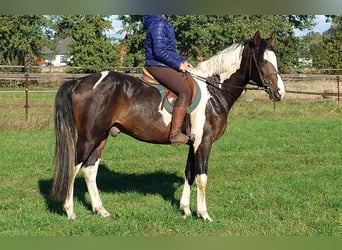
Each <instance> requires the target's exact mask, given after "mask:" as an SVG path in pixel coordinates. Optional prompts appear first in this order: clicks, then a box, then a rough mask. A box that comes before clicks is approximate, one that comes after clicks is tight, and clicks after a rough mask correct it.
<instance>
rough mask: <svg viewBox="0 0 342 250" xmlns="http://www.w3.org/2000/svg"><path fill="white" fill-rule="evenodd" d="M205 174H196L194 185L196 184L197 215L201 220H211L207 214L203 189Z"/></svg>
mask: <svg viewBox="0 0 342 250" xmlns="http://www.w3.org/2000/svg"><path fill="white" fill-rule="evenodd" d="M207 178H208V176H207V175H206V174H200V175H196V179H195V180H196V185H197V216H198V217H201V218H202V219H203V220H208V221H212V219H211V218H210V216H209V214H208V210H207V203H206V197H205V189H206V186H207Z"/></svg>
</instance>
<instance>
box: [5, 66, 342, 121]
mask: <svg viewBox="0 0 342 250" xmlns="http://www.w3.org/2000/svg"><path fill="white" fill-rule="evenodd" d="M112 70H113V69H112ZM114 70H115V71H120V72H124V73H127V74H131V75H135V76H138V75H140V73H139V71H140V69H139V68H115V69H114ZM86 75H88V74H71V73H56V72H43V73H34V72H33V73H19V72H14V73H10V72H6V73H4V72H2V73H1V72H0V80H6V81H9V82H10V83H11V82H12V83H13V82H15V83H16V84H9V87H11V90H10V91H6V90H3V91H0V95H2V94H4V93H9V92H25V95H24V98H23V103H22V104H8V103H7V104H4V103H2V104H1V103H0V108H25V118H26V120H27V119H28V111H29V109H30V108H42V107H45V108H52V104H30V103H29V100H30V98H29V95H30V92H47V91H50V92H51V91H52V92H56V90H35V88H36V86H38V87H44V88H46V87H57V86H58V85H60V83H62V82H64V81H66V80H70V79H76V78H80V77H83V76H86ZM282 78H283V81H284V83H285V88H286V98H285V100H284V101H285V102H290V101H295V102H304V101H337V104H338V105H339V103H340V79H341V78H340V76H339V75H318V74H284V75H282ZM13 87H14V88H15V89H18V88H20V87H25V89H24V90H13ZM29 88H32V89H29ZM54 89H56V88H54ZM260 96H261V95H260V93H251V94H249V95H245V96H243V98H242V100H245V101H246V102H254V101H255V102H258V101H268V98H266V97H265V95H263V97H260ZM0 100H1V99H0ZM274 108H275V104H274Z"/></svg>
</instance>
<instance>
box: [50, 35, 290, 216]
mask: <svg viewBox="0 0 342 250" xmlns="http://www.w3.org/2000/svg"><path fill="white" fill-rule="evenodd" d="M273 40H274V34H272V36H271V37H270V38H268V39H262V38H261V37H260V34H259V32H256V33H255V35H254V37H253V38H252V39H251V40H250V41H247V42H245V43H241V44H233V45H231V46H230V47H228V48H227V49H225V50H223V51H221V52H220V53H218V54H217V55H215V56H213V57H212V58H210V59H208V60H207V61H204V62H201V63H199V64H198V65H197V67H196V68H194V69H193V70H192V71H191V72H190V73H191V74H192V75H193V76H194V79H195V81H196V82H197V84H198V86H199V88H200V92H201V99H200V101H199V104H198V105H197V106H196V108H195V109H194V110H193V111H191V113H190V122H191V134H193V135H194V136H195V141H194V143H193V144H191V145H189V153H188V160H187V163H186V168H185V183H184V188H183V193H182V197H181V200H180V207H181V209H182V210H183V211H184V217H188V216H191V211H190V186H191V185H192V184H193V182H195V183H196V185H197V215H198V216H199V217H201V218H203V219H204V220H209V221H211V220H212V219H211V218H210V216H209V214H208V212H207V205H206V193H205V190H206V184H207V170H208V159H209V154H210V151H211V147H212V144H213V142H214V141H216V140H217V139H218V138H220V137H221V136H222V134H223V133H224V131H225V129H226V126H227V117H228V113H229V110H230V108H231V107H232V105H233V104H234V102H235V101H236V100H237V99H238V98H239V96H240V95H241V93H242V91H243V90H244V88H245V86H246V84H247V83H250V82H254V84H256V85H258V86H259V87H261V88H263V89H264V90H265V91H266V92H267V93H268V94H269V97H270V99H272V100H274V101H280V100H281V99H282V98H283V96H284V94H285V89H284V84H283V82H282V79H281V77H280V75H279V74H278V68H277V58H276V55H275V52H274V50H273V49H272V46H271V44H272V41H273ZM212 75H220V79H221V83H220V84H216V85H212V84H207V83H206V82H205V80H203V79H204V78H206V77H209V76H212ZM162 103H163V100H162V98H161V95H160V93H159V91H158V90H157V89H155V88H153V87H151V86H149V85H147V84H145V83H144V82H143V81H142V80H141V79H138V78H136V77H133V76H129V75H125V74H121V73H117V72H108V71H106V72H102V73H97V74H92V75H89V76H86V77H83V78H80V79H78V80H72V81H69V82H66V83H64V84H63V85H62V86H61V87H60V89H59V91H58V93H57V95H56V100H55V132H56V148H55V163H56V167H55V175H54V181H53V184H52V190H51V197H52V198H53V199H54V200H57V201H60V202H64V210H65V211H66V213H67V216H68V218H70V219H74V218H75V217H76V216H75V213H74V208H73V188H74V180H75V177H76V174H77V173H78V172H79V170H81V171H82V172H83V174H84V176H85V180H86V184H87V188H88V191H89V195H90V199H91V204H92V209H93V212H97V213H99V214H101V215H102V216H103V217H108V216H109V215H110V214H109V213H108V212H107V210H106V209H105V208H104V207H103V205H102V202H101V199H100V195H99V191H98V188H97V184H96V175H97V171H98V166H99V162H100V158H101V154H102V151H103V148H104V146H105V144H106V141H107V138H108V136H109V134H113V133H118V132H123V133H125V134H128V135H130V136H132V137H134V138H136V139H138V140H141V141H145V142H149V143H156V144H169V142H168V137H169V130H170V122H171V114H170V113H169V112H167V111H166V110H165V108H162ZM76 133H77V137H76Z"/></svg>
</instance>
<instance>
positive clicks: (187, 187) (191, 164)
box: [180, 145, 195, 218]
mask: <svg viewBox="0 0 342 250" xmlns="http://www.w3.org/2000/svg"><path fill="white" fill-rule="evenodd" d="M194 179H195V156H194V147H193V145H190V146H189V153H188V160H187V163H186V168H185V181H184V187H183V192H182V197H181V200H180V209H182V210H183V212H184V218H186V217H190V216H191V210H190V193H191V185H192V184H193V182H194Z"/></svg>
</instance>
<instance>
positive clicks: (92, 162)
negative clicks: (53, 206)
mask: <svg viewBox="0 0 342 250" xmlns="http://www.w3.org/2000/svg"><path fill="white" fill-rule="evenodd" d="M105 144H106V140H103V141H102V142H101V144H100V145H99V146H98V147H97V148H96V150H95V151H94V152H93V153H92V154H91V156H90V157H89V159H88V162H87V166H84V167H83V168H82V169H81V171H82V173H83V175H84V177H85V181H86V184H87V188H88V192H89V196H90V201H91V206H92V210H93V212H94V213H99V214H100V215H101V216H102V217H109V216H110V214H109V213H108V212H107V210H106V209H105V208H104V207H103V205H102V201H101V198H100V194H99V190H98V188H97V184H96V175H97V171H98V167H99V164H100V157H101V154H102V150H103V148H104V146H105Z"/></svg>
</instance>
